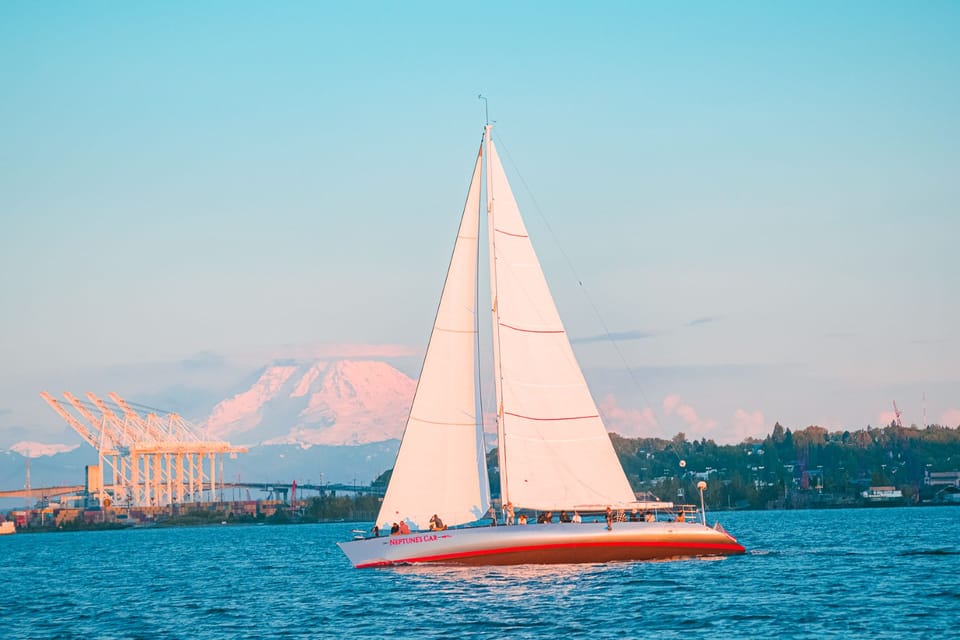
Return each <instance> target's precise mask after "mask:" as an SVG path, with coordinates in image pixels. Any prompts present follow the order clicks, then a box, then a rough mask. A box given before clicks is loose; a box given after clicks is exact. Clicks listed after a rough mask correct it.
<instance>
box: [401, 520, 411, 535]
mask: <svg viewBox="0 0 960 640" xmlns="http://www.w3.org/2000/svg"><path fill="white" fill-rule="evenodd" d="M400 533H401V535H407V534H408V533H410V525H408V524H407V521H406V520H401V521H400Z"/></svg>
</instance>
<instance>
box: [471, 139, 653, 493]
mask: <svg viewBox="0 0 960 640" xmlns="http://www.w3.org/2000/svg"><path fill="white" fill-rule="evenodd" d="M487 174H488V175H487V200H488V202H487V210H488V212H489V215H490V216H491V218H492V224H491V227H492V229H493V232H492V233H491V235H490V240H489V241H490V244H491V249H490V250H491V252H492V255H493V257H494V260H493V261H494V265H493V268H492V271H493V272H494V276H495V278H494V280H492V282H491V293H492V296H493V306H494V322H495V324H496V326H495V327H494V339H495V340H498V342H499V345H497V344H495V345H494V351H495V358H496V360H497V364H496V366H497V367H498V369H499V371H498V373H497V375H498V385H497V388H498V392H499V394H500V395H499V398H498V419H499V420H500V428H499V429H498V432H499V434H500V442H499V446H500V449H501V450H500V460H501V470H500V473H501V489H502V491H503V500H504V501H505V502H506V501H507V500H510V501H511V502H513V504H514V505H516V506H518V507H527V508H533V509H541V510H543V509H570V508H576V507H578V506H598V505H606V504H611V505H613V504H625V503H630V502H633V501H634V500H635V498H634V494H633V491H632V489H631V488H630V483H629V481H628V480H627V477H626V475H625V474H624V472H623V467H621V466H620V461H619V460H618V459H617V454H616V452H615V451H614V449H613V445H612V444H611V443H610V437H609V435H608V434H607V430H606V428H605V427H604V426H603V422H602V420H601V419H600V416H599V412H598V411H597V407H596V404H595V403H594V401H593V397H592V396H591V395H590V390H589V389H588V388H587V384H586V381H585V380H584V378H583V373H582V372H581V370H580V365H579V364H578V363H577V360H576V358H575V356H574V354H573V349H572V348H571V347H570V341H569V340H568V338H567V334H566V331H565V330H564V328H563V323H562V322H561V320H560V316H559V314H558V313H557V309H556V305H555V304H554V302H553V297H552V296H551V295H550V289H549V287H548V286H547V281H546V279H545V278H544V275H543V270H542V269H541V267H540V262H539V260H538V259H537V255H536V253H535V252H534V250H533V245H532V244H531V243H530V238H529V237H528V236H527V230H526V227H525V226H524V224H523V220H522V219H521V217H520V210H519V208H518V207H517V203H516V200H515V199H514V197H513V193H512V191H511V190H510V185H509V183H508V182H507V178H506V174H505V173H504V171H503V166H502V165H501V163H500V159H499V157H498V156H497V152H496V148H495V146H494V144H493V140H489V141H488V145H487Z"/></svg>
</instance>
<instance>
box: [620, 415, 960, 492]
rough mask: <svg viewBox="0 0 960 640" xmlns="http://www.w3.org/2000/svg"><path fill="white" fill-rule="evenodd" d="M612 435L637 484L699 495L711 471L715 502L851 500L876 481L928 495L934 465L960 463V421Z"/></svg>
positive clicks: (957, 465)
mask: <svg viewBox="0 0 960 640" xmlns="http://www.w3.org/2000/svg"><path fill="white" fill-rule="evenodd" d="M610 440H611V441H612V443H613V446H614V449H615V450H616V452H617V455H618V456H619V458H620V462H621V464H622V465H623V468H624V471H626V473H627V477H628V478H629V480H630V482H631V484H632V485H633V487H634V489H636V490H637V491H650V492H651V493H653V494H654V495H657V496H659V497H660V498H662V499H664V500H672V501H678V500H680V501H685V502H691V503H692V502H696V501H699V496H698V492H697V489H696V484H697V482H698V481H699V480H700V479H701V478H703V477H704V474H705V475H706V481H707V490H706V492H705V499H706V502H707V507H708V508H710V507H711V506H712V507H713V508H737V507H741V508H746V507H750V508H769V507H790V506H830V505H833V506H840V505H849V504H852V503H854V502H855V501H856V500H857V496H858V495H859V492H860V491H862V490H864V489H865V488H867V487H869V486H871V485H872V486H882V485H890V486H896V487H897V488H899V489H900V490H901V491H903V494H904V496H905V497H907V498H909V497H912V496H914V495H918V496H919V497H921V498H922V497H924V490H925V487H924V477H925V474H926V472H931V471H953V470H958V469H960V427H958V428H955V429H950V428H945V427H941V426H939V425H931V426H929V427H927V428H925V429H921V428H918V427H915V426H911V427H898V426H896V425H889V426H887V427H884V428H882V429H873V428H871V427H868V428H867V429H863V430H859V431H854V432H850V431H837V432H829V431H827V430H826V429H824V428H822V427H819V426H815V425H812V426H809V427H807V428H806V429H803V430H801V431H796V432H791V430H790V429H786V428H784V427H783V426H782V425H780V424H779V423H777V424H775V425H774V427H773V432H772V433H771V434H770V435H769V436H767V437H766V438H764V439H763V440H754V439H749V440H747V441H744V442H741V443H740V444H737V445H717V444H716V443H715V442H713V441H712V440H699V441H697V440H694V441H692V442H691V441H688V440H687V439H686V436H685V435H684V434H682V433H680V434H677V435H676V436H675V437H674V438H673V439H672V440H663V439H660V438H623V437H621V436H619V435H617V434H611V435H610ZM681 460H684V461H685V462H686V465H685V466H684V467H681V466H680V461H681ZM681 491H682V494H681Z"/></svg>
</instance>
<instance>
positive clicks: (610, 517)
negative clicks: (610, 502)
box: [606, 507, 613, 531]
mask: <svg viewBox="0 0 960 640" xmlns="http://www.w3.org/2000/svg"><path fill="white" fill-rule="evenodd" d="M606 515H607V531H613V509H611V508H610V507H607V514H606Z"/></svg>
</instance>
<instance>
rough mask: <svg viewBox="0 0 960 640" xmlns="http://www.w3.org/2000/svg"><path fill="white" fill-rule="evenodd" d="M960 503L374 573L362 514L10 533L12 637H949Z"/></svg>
mask: <svg viewBox="0 0 960 640" xmlns="http://www.w3.org/2000/svg"><path fill="white" fill-rule="evenodd" d="M956 515H957V512H956V511H955V510H950V509H926V508H912V509H896V510H894V509H877V510H850V511H844V510H833V511H821V512H814V511H806V512H804V511H795V512H738V513H730V514H722V520H723V523H724V525H725V526H726V527H727V529H728V530H729V531H731V532H734V533H736V534H738V535H739V536H740V539H741V542H743V543H744V544H745V545H746V546H747V548H748V550H749V552H748V553H747V554H745V555H743V556H740V557H735V558H725V559H720V560H715V561H709V562H704V561H668V562H653V563H615V564H610V565H579V566H520V567H469V568H465V567H456V566H443V567H424V566H407V567H398V568H395V569H386V570H360V571H357V570H354V569H352V568H350V566H349V563H347V561H346V558H344V557H343V555H342V554H341V553H340V552H339V550H338V549H337V548H336V547H335V546H334V543H335V542H336V541H338V540H344V539H349V537H350V529H351V528H353V525H351V524H336V525H303V526H287V527H242V526H237V527H234V526H231V527H204V528H193V529H141V530H127V531H100V532H81V533H69V534H60V535H44V536H39V535H37V536H33V535H29V536H28V535H15V536H5V537H4V538H0V558H2V559H3V561H4V562H3V566H4V567H5V578H4V580H2V581H0V637H3V638H90V637H96V638H116V639H131V638H160V639H167V638H170V639H174V638H177V639H178V638H197V639H200V640H205V639H208V638H299V637H307V638H314V637H317V638H321V637H350V638H384V637H400V638H407V637H424V638H433V637H438V636H445V637H450V638H487V637H493V636H502V637H509V638H545V637H551V638H552V637H554V636H556V635H562V636H563V637H565V638H590V640H596V639H597V638H617V639H622V638H636V637H650V636H654V635H655V636H656V637H662V638H684V639H689V638H696V637H710V638H717V637H719V638H732V637H736V638H764V639H766V638H770V637H778V638H797V639H805V638H849V637H871V638H898V637H917V636H923V635H926V636H929V637H947V636H949V635H950V634H951V633H952V632H953V630H954V629H956V627H957V625H958V623H960V615H958V614H957V613H955V610H960V609H958V607H957V606H956V603H957V601H958V600H960V594H958V592H957V588H956V581H955V576H956V575H957V573H958V570H960V551H958V550H957V548H956V547H950V546H944V544H943V541H944V540H956V539H958V536H960V518H957V517H956Z"/></svg>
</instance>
